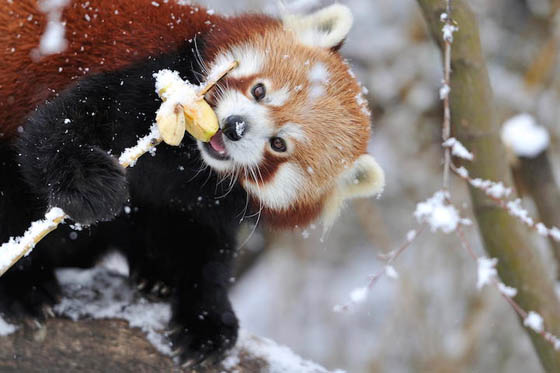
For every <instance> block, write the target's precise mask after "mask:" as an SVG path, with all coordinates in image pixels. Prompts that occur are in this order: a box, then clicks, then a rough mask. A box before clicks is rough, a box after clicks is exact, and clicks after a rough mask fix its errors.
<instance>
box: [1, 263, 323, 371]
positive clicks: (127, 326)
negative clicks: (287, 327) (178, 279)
mask: <svg viewBox="0 0 560 373" xmlns="http://www.w3.org/2000/svg"><path fill="white" fill-rule="evenodd" d="M114 263H115V261H114V260H113V261H109V262H105V264H106V265H105V266H100V267H96V268H93V269H89V270H77V269H64V270H60V271H58V273H57V276H58V279H59V281H60V283H61V286H62V291H63V297H62V300H61V301H60V303H59V304H58V305H57V306H56V307H55V309H54V310H55V312H56V314H57V317H56V318H52V319H49V320H47V321H46V322H44V323H37V322H34V321H30V320H26V321H24V322H21V323H18V324H16V325H12V324H11V323H9V322H7V321H6V320H3V319H2V318H1V317H0V371H1V372H47V371H48V372H63V371H79V372H181V371H185V372H191V371H192V370H190V369H186V370H182V369H181V368H179V367H178V366H177V364H175V363H174V362H173V359H172V358H171V357H170V356H169V355H170V353H171V349H170V346H169V343H168V341H167V339H166V338H165V337H164V333H165V328H166V326H167V321H168V319H169V316H170V312H169V305H168V304H166V303H164V302H154V301H148V300H147V299H145V298H144V297H143V296H141V295H140V294H138V293H137V292H136V291H134V290H132V289H131V288H130V287H129V286H128V283H129V282H128V279H127V277H126V275H125V274H123V273H116V272H115V271H114V270H109V269H107V267H113V269H114V268H115V266H114ZM107 264H108V265H107ZM111 264H112V265H111ZM198 372H210V373H213V372H216V373H218V372H220V373H221V372H232V373H233V372H236V373H244V372H278V373H284V372H300V373H326V372H328V370H326V369H325V368H323V367H321V366H319V365H317V364H315V363H313V362H310V361H307V360H305V359H303V358H301V357H299V356H297V355H296V354H295V353H294V352H292V351H291V350H290V349H289V348H287V347H284V346H280V345H278V344H276V343H275V342H273V341H271V340H269V339H266V338H261V337H258V336H255V335H252V334H250V333H248V332H246V331H241V332H240V335H239V340H238V342H237V345H236V347H234V349H233V350H231V351H230V352H229V353H228V354H227V356H226V358H225V359H224V360H223V362H222V363H221V364H218V365H216V366H213V367H211V368H207V369H204V370H198Z"/></svg>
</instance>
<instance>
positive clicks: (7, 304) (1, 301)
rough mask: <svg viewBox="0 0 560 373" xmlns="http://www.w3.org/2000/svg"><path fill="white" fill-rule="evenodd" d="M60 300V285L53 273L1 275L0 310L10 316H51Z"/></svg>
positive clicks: (14, 318) (37, 318)
mask: <svg viewBox="0 0 560 373" xmlns="http://www.w3.org/2000/svg"><path fill="white" fill-rule="evenodd" d="M59 300H60V287H59V285H58V282H57V280H56V278H55V277H54V274H52V273H41V274H35V273H28V272H26V271H20V272H18V271H15V272H10V271H9V272H7V273H6V274H5V275H4V276H2V277H0V313H1V314H3V315H4V316H7V317H8V318H9V319H12V320H18V319H22V318H25V317H31V318H34V319H36V320H40V321H42V320H45V319H48V318H52V317H54V316H55V315H54V312H53V310H52V307H53V306H54V305H55V304H56V303H58V301H59Z"/></svg>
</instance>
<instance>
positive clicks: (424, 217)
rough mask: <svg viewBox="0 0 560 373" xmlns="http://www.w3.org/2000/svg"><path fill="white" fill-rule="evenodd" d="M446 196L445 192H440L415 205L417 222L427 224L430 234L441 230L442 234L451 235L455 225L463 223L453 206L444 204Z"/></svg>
mask: <svg viewBox="0 0 560 373" xmlns="http://www.w3.org/2000/svg"><path fill="white" fill-rule="evenodd" d="M447 196H448V194H447V193H446V192H444V191H441V190H440V191H437V192H436V193H434V195H433V196H432V197H430V198H428V199H427V200H426V201H424V202H420V203H418V204H417V205H416V211H414V216H415V217H416V219H418V221H419V222H425V223H428V224H429V225H430V228H431V230H432V232H436V231H438V230H441V231H442V232H444V233H451V232H453V231H454V230H455V229H456V228H457V225H459V224H461V223H463V219H461V217H460V216H459V212H458V211H457V209H456V208H455V206H453V205H451V204H449V203H447V202H446V198H447Z"/></svg>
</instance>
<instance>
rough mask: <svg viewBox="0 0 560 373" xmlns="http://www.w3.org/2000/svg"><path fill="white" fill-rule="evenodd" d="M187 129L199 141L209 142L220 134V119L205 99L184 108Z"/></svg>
mask: <svg viewBox="0 0 560 373" xmlns="http://www.w3.org/2000/svg"><path fill="white" fill-rule="evenodd" d="M183 111H184V113H185V127H184V128H185V129H186V130H187V131H188V132H189V133H190V134H191V135H193V137H194V138H195V139H197V140H200V141H203V142H208V141H210V139H211V138H212V136H214V135H215V134H216V132H218V129H219V125H218V117H217V116H216V113H215V112H214V110H212V108H211V107H210V105H208V103H207V102H206V100H204V99H200V100H198V101H195V102H193V104H192V105H188V106H184V107H183ZM166 142H167V141H166Z"/></svg>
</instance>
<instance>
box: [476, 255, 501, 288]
mask: <svg viewBox="0 0 560 373" xmlns="http://www.w3.org/2000/svg"><path fill="white" fill-rule="evenodd" d="M477 263H478V278H477V281H476V287H477V288H478V289H482V288H483V287H484V285H488V284H489V283H490V282H491V281H492V279H494V278H495V277H496V276H497V275H498V272H497V271H496V264H498V259H497V258H486V257H480V258H478V259H477Z"/></svg>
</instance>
